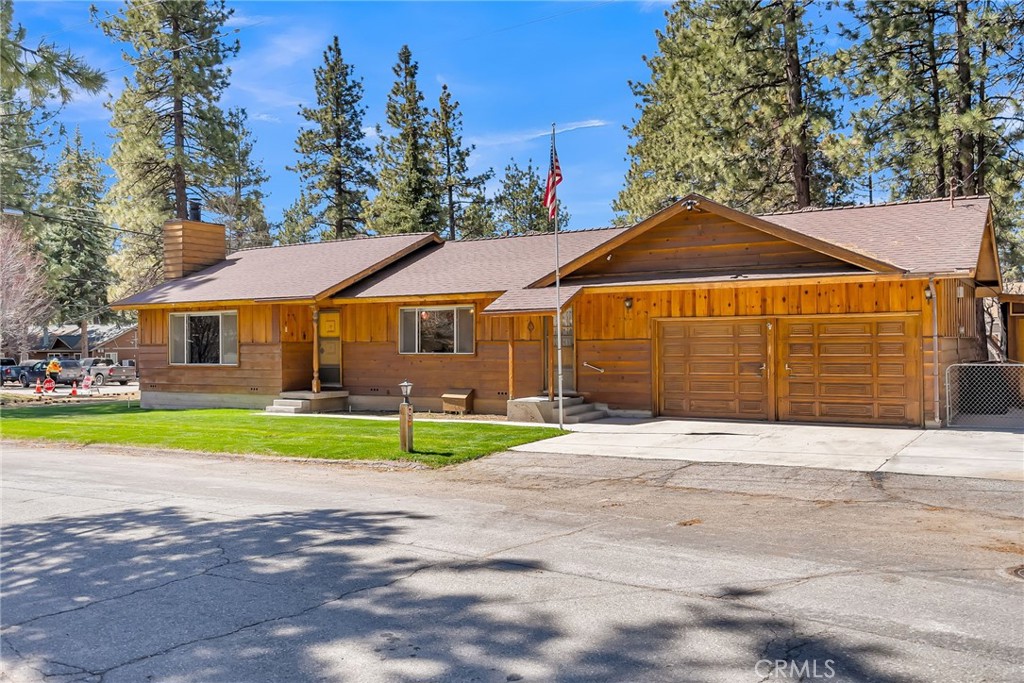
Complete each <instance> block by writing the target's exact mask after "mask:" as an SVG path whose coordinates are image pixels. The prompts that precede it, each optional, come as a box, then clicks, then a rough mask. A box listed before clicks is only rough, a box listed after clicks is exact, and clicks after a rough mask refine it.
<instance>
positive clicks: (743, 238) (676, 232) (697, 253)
mask: <svg viewBox="0 0 1024 683" xmlns="http://www.w3.org/2000/svg"><path fill="white" fill-rule="evenodd" d="M609 256H610V257H611V258H608V257H605V258H600V259H597V260H596V261H593V262H591V263H589V264H587V265H586V266H584V267H582V268H580V269H579V270H577V271H576V272H575V273H573V274H572V275H571V276H570V277H567V278H566V282H567V283H569V282H571V281H574V280H575V279H577V278H579V279H585V278H587V277H588V276H607V275H652V274H655V273H672V272H709V273H713V272H722V271H726V272H731V273H749V272H752V271H757V272H765V271H772V270H778V269H787V270H792V269H793V268H800V267H814V268H830V269H832V268H834V269H836V270H850V271H858V270H860V269H859V268H856V267H854V266H851V265H849V264H847V263H845V262H843V261H839V260H838V259H835V258H833V257H831V256H826V255H825V254H821V253H819V252H816V251H813V250H811V249H808V248H807V247H802V246H800V245H798V244H794V243H792V242H788V241H785V240H782V239H779V238H778V237H774V236H772V235H769V234H767V233H764V232H761V231H760V230H755V229H754V228H749V227H747V226H745V225H740V224H739V223H736V222H734V221H731V220H729V219H726V218H722V217H721V216H716V215H715V214H708V213H695V214H689V213H684V214H681V215H678V216H675V217H674V218H672V219H670V220H668V221H667V222H666V223H664V224H662V225H659V226H657V227H655V228H652V229H650V230H648V231H647V232H645V233H644V234H642V235H639V236H638V237H635V238H633V239H631V240H630V241H629V242H627V243H625V244H623V245H622V246H620V247H618V248H616V249H614V250H612V251H611V252H610V253H609Z"/></svg>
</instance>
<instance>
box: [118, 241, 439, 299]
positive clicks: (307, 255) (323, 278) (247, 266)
mask: <svg viewBox="0 0 1024 683" xmlns="http://www.w3.org/2000/svg"><path fill="white" fill-rule="evenodd" d="M438 239H439V238H438V237H437V235H435V234H434V233H432V232H431V233H415V234H407V235H390V236H387V237H372V238H367V237H361V238H353V239H347V240H336V241H332V242H317V243H313V244H293V245H288V246H281V247H265V248H260V249H245V250H242V251H237V252H235V253H233V254H231V255H230V256H228V257H227V259H226V260H225V261H222V262H221V263H218V264H217V265H215V266H211V267H209V268H206V269H204V270H201V271H199V272H198V273H195V274H193V275H189V276H187V277H183V278H179V279H176V280H170V281H168V282H164V283H162V284H159V285H157V286H156V287H153V288H152V289H149V290H147V291H145V292H142V293H140V294H135V295H134V296H130V297H128V298H127V299H122V300H121V301H118V302H117V303H116V304H115V305H117V306H132V305H146V304H165V303H166V304H172V303H191V302H207V301H233V300H240V299H244V300H249V299H253V300H265V299H308V298H312V297H315V296H316V295H318V294H321V293H322V292H325V291H327V290H329V289H331V288H333V287H335V286H337V285H339V284H340V283H342V282H344V281H345V280H347V279H350V278H352V277H355V276H357V275H359V274H360V273H363V272H365V271H366V270H368V269H371V268H374V267H376V266H379V265H380V264H382V263H385V264H386V263H390V262H391V261H393V260H395V259H397V258H399V257H401V256H402V255H403V254H406V253H408V252H409V251H410V250H413V249H416V248H418V247H420V246H423V245H426V244H430V243H431V242H437V241H438Z"/></svg>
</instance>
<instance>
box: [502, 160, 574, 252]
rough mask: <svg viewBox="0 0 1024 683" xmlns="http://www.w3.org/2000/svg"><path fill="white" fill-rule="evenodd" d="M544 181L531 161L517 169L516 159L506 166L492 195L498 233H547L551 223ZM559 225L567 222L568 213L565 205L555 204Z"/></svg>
mask: <svg viewBox="0 0 1024 683" xmlns="http://www.w3.org/2000/svg"><path fill="white" fill-rule="evenodd" d="M544 188H545V180H544V179H542V178H541V177H540V174H539V173H538V171H537V169H535V168H534V167H533V160H532V159H531V160H529V161H527V163H526V168H520V167H519V165H518V164H516V162H515V160H512V161H510V162H509V164H508V165H507V166H506V167H505V175H504V176H502V178H501V185H500V187H499V188H498V192H497V194H496V195H495V196H494V217H495V222H496V223H497V232H498V233H499V234H503V235H525V234H526V233H530V232H549V231H551V230H552V228H553V226H552V224H551V221H550V220H548V208H547V207H546V206H544ZM557 218H558V225H559V227H560V228H562V227H564V226H566V225H568V224H569V219H570V218H571V216H570V215H569V212H568V211H567V210H566V209H565V206H564V205H563V204H562V203H561V202H559V204H558V215H557Z"/></svg>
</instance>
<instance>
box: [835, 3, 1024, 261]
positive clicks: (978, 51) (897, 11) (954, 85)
mask: <svg viewBox="0 0 1024 683" xmlns="http://www.w3.org/2000/svg"><path fill="white" fill-rule="evenodd" d="M846 9H847V11H848V12H849V13H850V14H851V15H852V16H853V19H854V23H853V24H852V25H850V26H847V27H845V29H844V35H845V37H846V38H847V39H848V40H849V41H850V42H851V46H850V47H849V48H848V49H846V50H843V51H842V52H840V53H839V55H838V58H839V59H838V63H839V66H840V68H841V75H842V77H843V79H844V82H845V83H846V85H847V87H848V89H849V92H850V94H851V96H852V97H853V98H855V99H856V100H857V101H858V102H859V103H860V106H859V107H857V108H856V109H855V111H854V113H853V116H852V122H853V126H854V130H855V135H854V136H852V140H854V141H855V142H857V143H860V144H859V145H857V147H858V149H857V150H856V153H855V154H854V155H853V156H857V155H858V154H860V155H861V156H867V157H868V158H870V159H871V160H872V161H873V165H874V168H871V169H865V170H864V171H863V172H864V173H868V172H871V173H875V174H877V175H878V176H879V179H880V180H883V181H885V182H887V183H889V185H890V192H889V194H890V196H891V198H892V199H918V198H923V197H943V196H947V195H950V194H952V195H955V196H962V195H970V194H986V193H988V194H991V195H992V197H993V201H994V205H995V217H996V227H997V230H998V232H999V236H1000V240H999V241H1000V246H1001V248H1002V249H1003V261H1004V265H1007V266H1011V267H1014V268H1016V269H1017V271H1016V272H1017V273H1018V274H1019V273H1020V272H1021V271H1020V268H1021V267H1022V266H1024V248H1022V247H1024V234H1022V230H1024V219H1022V212H1024V190H1022V189H1021V188H1022V185H1024V100H1022V95H1021V93H1022V91H1024V68H1022V67H1024V3H1020V2H1017V3H997V2H989V1H985V0H982V1H972V2H968V0H944V1H942V2H932V1H928V0H869V1H868V2H863V3H861V2H857V3H854V2H849V3H848V4H847V6H846Z"/></svg>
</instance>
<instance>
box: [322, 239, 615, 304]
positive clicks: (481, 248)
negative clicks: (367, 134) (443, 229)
mask: <svg viewBox="0 0 1024 683" xmlns="http://www.w3.org/2000/svg"><path fill="white" fill-rule="evenodd" d="M624 230H626V228H600V229H596V230H572V231H565V232H562V233H559V239H558V248H559V259H560V261H561V262H562V263H568V262H569V261H571V260H573V259H574V258H576V257H578V256H580V255H582V254H585V253H586V252H588V251H590V250H591V249H593V248H594V247H596V246H598V245H600V244H602V243H604V242H606V241H607V240H609V239H611V238H613V237H615V236H616V235H618V234H620V233H622V232H623V231H624ZM554 260H555V239H554V235H552V234H551V233H544V234H538V235H523V236H519V237H497V238H492V239H478V240H462V241H459V242H445V243H443V244H439V245H437V246H434V247H430V248H427V249H424V250H422V251H420V252H419V253H416V254H411V255H410V256H408V257H406V258H404V259H402V260H401V261H400V262H398V263H395V264H393V265H391V266H389V267H387V268H384V269H383V270H381V271H380V272H378V273H376V274H374V275H372V276H370V277H368V278H367V279H365V280H363V281H362V282H359V283H356V284H354V285H352V286H351V287H348V288H347V289H344V290H342V291H341V292H339V293H338V294H337V296H339V297H342V298H349V297H353V298H357V299H362V298H367V297H378V296H415V295H426V294H466V293H473V292H505V291H509V290H513V289H522V288H524V287H526V286H527V285H529V284H530V283H532V282H535V281H536V280H538V279H540V278H542V277H544V275H546V274H548V273H550V272H553V271H554Z"/></svg>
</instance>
